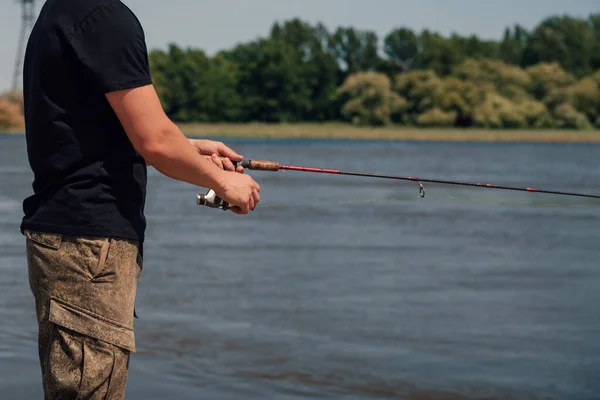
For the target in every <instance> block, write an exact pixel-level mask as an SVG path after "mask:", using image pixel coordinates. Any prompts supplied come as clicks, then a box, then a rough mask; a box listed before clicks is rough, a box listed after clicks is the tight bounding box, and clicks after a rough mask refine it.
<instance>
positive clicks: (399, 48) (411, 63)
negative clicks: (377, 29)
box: [384, 28, 419, 72]
mask: <svg viewBox="0 0 600 400" xmlns="http://www.w3.org/2000/svg"><path fill="white" fill-rule="evenodd" d="M384 51H385V54H386V55H387V57H388V60H389V61H390V62H391V63H392V64H393V65H395V66H397V69H396V71H397V72H400V71H402V72H407V71H410V70H411V69H413V68H414V67H415V65H416V63H417V61H418V56H419V40H418V38H417V35H416V34H415V33H414V32H413V31H411V30H410V29H408V28H400V29H395V30H393V31H392V32H390V33H389V34H388V35H387V36H386V37H385V40H384Z"/></svg>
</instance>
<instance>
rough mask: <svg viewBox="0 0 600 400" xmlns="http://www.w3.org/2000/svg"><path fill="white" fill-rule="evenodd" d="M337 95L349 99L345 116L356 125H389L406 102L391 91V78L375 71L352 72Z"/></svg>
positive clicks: (345, 106)
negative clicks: (393, 116)
mask: <svg viewBox="0 0 600 400" xmlns="http://www.w3.org/2000/svg"><path fill="white" fill-rule="evenodd" d="M338 94H339V95H341V96H345V97H347V98H348V100H347V102H346V103H345V104H344V106H343V108H342V115H344V117H346V118H348V119H349V120H350V121H352V123H353V124H355V125H386V124H389V123H390V122H391V118H392V115H393V114H399V113H401V112H402V111H403V110H404V109H405V108H406V107H407V102H406V100H405V99H404V98H402V97H400V96H398V95H397V94H396V93H394V92H393V91H392V88H391V82H390V79H389V78H388V77H387V76H386V75H384V74H380V73H376V72H361V73H357V74H354V75H350V76H349V77H348V78H347V79H346V81H345V82H344V84H343V85H342V87H340V89H339V91H338Z"/></svg>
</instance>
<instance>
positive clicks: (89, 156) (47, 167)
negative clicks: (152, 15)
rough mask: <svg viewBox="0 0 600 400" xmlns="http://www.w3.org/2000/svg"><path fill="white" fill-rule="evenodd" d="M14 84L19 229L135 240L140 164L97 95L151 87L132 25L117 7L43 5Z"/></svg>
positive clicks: (138, 30) (142, 178)
mask: <svg viewBox="0 0 600 400" xmlns="http://www.w3.org/2000/svg"><path fill="white" fill-rule="evenodd" d="M23 81H24V82H23V86H24V101H25V123H26V137H27V150H28V157H29V163H30V165H31V168H32V170H33V173H34V182H33V191H34V194H33V195H32V196H31V197H29V198H27V199H25V201H24V202H23V210H24V212H25V216H24V218H23V222H22V225H21V228H22V229H28V230H34V231H41V232H51V233H62V234H67V235H76V236H109V237H121V238H128V239H134V240H139V241H141V242H143V240H144V232H145V228H146V220H145V217H144V202H145V197H146V179H147V171H146V163H145V161H144V159H143V158H142V156H141V155H140V154H139V153H138V152H137V151H136V150H135V149H134V147H133V146H132V144H131V142H130V141H129V139H128V137H127V135H126V134H125V131H124V129H123V127H122V125H121V124H120V122H119V120H118V118H117V116H116V114H115V113H114V111H113V110H112V108H111V107H110V105H109V103H108V101H107V100H106V97H105V94H106V93H109V92H113V91H117V90H124V89H130V88H135V87H140V86H145V85H149V84H151V83H152V81H151V77H150V71H149V64H148V54H147V49H146V44H145V37H144V32H143V29H142V27H141V25H140V23H139V21H138V19H137V18H136V17H135V15H134V14H133V13H132V12H131V10H129V8H127V7H126V6H125V5H124V4H123V3H121V2H120V1H118V0H85V1H82V0H47V1H46V3H45V4H44V6H43V8H42V10H41V12H40V15H39V17H38V20H37V21H36V24H35V26H34V29H33V31H32V33H31V36H30V39H29V43H28V45H27V51H26V55H25V66H24V79H23Z"/></svg>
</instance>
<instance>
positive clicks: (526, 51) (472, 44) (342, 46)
mask: <svg viewBox="0 0 600 400" xmlns="http://www.w3.org/2000/svg"><path fill="white" fill-rule="evenodd" d="M150 63H151V68H152V74H153V77H154V82H155V85H156V87H157V90H158V93H159V96H160V98H161V101H162V103H163V106H164V108H165V110H166V111H167V114H168V115H169V116H170V117H171V118H172V119H173V120H175V121H178V122H240V123H243V122H286V123H292V122H311V121H312V122H326V121H349V122H352V123H355V124H361V125H383V124H389V123H395V124H401V125H412V126H431V127H446V126H460V127H470V126H477V127H488V128H527V127H529V128H549V127H557V128H589V127H592V126H594V125H595V126H596V127H600V119H599V117H600V115H599V112H598V110H600V72H599V70H600V14H596V15H590V16H589V17H588V18H586V19H578V18H574V17H571V16H566V15H565V16H552V17H549V18H546V19H545V20H543V21H542V22H541V23H540V24H538V26H536V27H535V28H534V29H533V30H531V31H529V30H527V29H525V28H523V27H522V26H520V25H515V26H513V27H508V28H506V30H505V32H504V37H503V39H502V40H498V41H493V40H481V39H479V38H478V37H477V36H474V35H473V36H468V37H464V36H460V35H457V34H453V35H451V36H450V37H444V36H442V35H440V34H438V33H435V32H432V31H430V30H423V31H422V32H414V31H412V30H410V29H408V28H398V29H395V30H393V31H392V32H390V33H389V34H388V35H386V36H385V37H384V38H382V39H380V38H378V36H377V35H376V34H375V32H371V31H361V30H357V29H354V28H351V27H339V28H337V29H335V30H334V31H331V32H330V31H328V29H327V28H326V27H325V26H323V25H322V24H316V25H314V26H313V25H311V24H309V23H306V22H304V21H302V20H299V19H294V20H289V21H285V22H283V23H275V24H274V25H273V26H272V28H271V31H270V33H269V35H268V36H267V37H265V38H259V39H257V40H254V41H251V42H248V43H243V44H240V45H237V46H235V47H234V48H232V49H229V50H223V51H220V52H218V53H217V54H216V55H214V56H208V55H207V54H206V53H205V52H204V51H202V50H200V49H194V48H186V49H183V48H181V47H179V46H177V45H174V44H172V45H170V46H169V47H168V48H167V49H166V50H161V49H157V50H153V51H151V52H150Z"/></svg>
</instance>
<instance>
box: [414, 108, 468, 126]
mask: <svg viewBox="0 0 600 400" xmlns="http://www.w3.org/2000/svg"><path fill="white" fill-rule="evenodd" d="M457 116H458V113H457V112H456V111H443V110H441V109H439V108H432V109H431V110H429V111H426V112H424V113H423V114H421V115H419V116H418V117H417V124H418V125H419V126H422V127H436V128H447V127H451V126H454V124H455V122H456V117H457Z"/></svg>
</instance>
